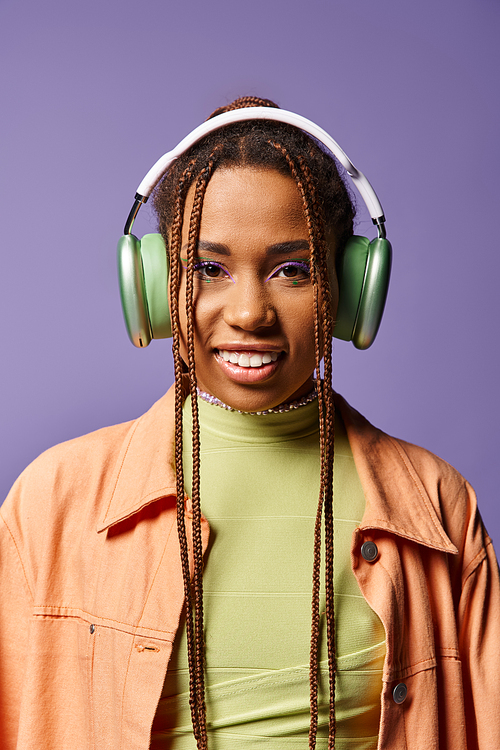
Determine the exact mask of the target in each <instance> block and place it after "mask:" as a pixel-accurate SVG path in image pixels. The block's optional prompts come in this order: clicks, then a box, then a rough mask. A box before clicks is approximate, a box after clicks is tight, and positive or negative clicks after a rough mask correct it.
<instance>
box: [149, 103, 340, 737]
mask: <svg viewBox="0 0 500 750" xmlns="http://www.w3.org/2000/svg"><path fill="white" fill-rule="evenodd" d="M245 107H277V105H276V104H274V102H272V101H270V100H269V99H259V98H258V97H241V98H240V99H236V100H235V101H234V102H232V103H231V104H229V105H227V106H225V107H221V108H219V109H217V110H215V112H213V113H212V115H210V118H211V117H215V116H216V115H219V114H222V113H223V112H229V111H231V110H234V109H242V108H245ZM210 118H208V119H210ZM235 167H256V168H260V169H270V170H276V171H277V172H279V173H280V174H282V175H285V176H287V177H291V178H292V179H293V180H294V182H295V184H296V186H297V189H298V192H299V195H300V197H301V199H302V203H303V209H304V217H305V220H306V225H307V230H308V239H309V248H310V266H311V282H312V285H313V308H314V309H313V315H314V343H315V367H316V389H317V392H318V400H319V421H320V423H319V429H320V454H321V469H320V493H319V502H318V509H317V513H316V521H315V527H314V551H313V582H312V628H311V646H310V712H311V720H310V729H309V747H310V748H311V750H313V748H315V746H316V734H317V729H318V678H319V674H318V671H319V663H318V659H319V657H318V649H319V632H320V611H319V606H320V583H321V536H322V526H323V519H324V529H325V594H326V622H327V641H328V665H329V688H330V693H329V740H328V747H329V748H334V747H335V632H334V629H335V617H334V591H333V457H334V417H335V410H334V401H333V389H332V335H333V319H332V312H331V294H330V281H329V273H328V253H329V247H328V245H327V242H326V231H327V230H328V231H329V232H331V233H332V234H333V236H334V238H335V253H336V260H337V261H338V257H339V255H340V254H341V253H342V250H343V247H344V245H345V243H346V241H347V239H348V238H349V237H350V236H351V235H352V233H353V219H354V214H355V212H354V208H353V203H352V201H351V198H350V195H349V192H348V190H347V188H346V186H345V184H344V182H343V180H342V178H341V176H340V175H339V171H338V169H337V166H336V163H335V161H334V159H333V158H332V156H331V155H330V154H329V153H326V152H325V150H324V148H323V147H322V146H320V145H319V144H318V143H317V142H316V141H315V140H314V139H312V138H311V137H310V136H308V135H306V134H305V133H303V132H302V131H301V130H299V129H297V128H295V127H293V126H291V125H288V124H285V123H280V122H274V121H268V120H252V121H242V122H238V123H233V124H231V125H227V126H225V127H223V128H220V129H218V130H216V131H213V132H212V133H209V134H208V135H207V136H205V137H204V138H203V139H202V140H201V141H199V142H198V143H196V144H195V145H194V146H192V147H191V148H190V149H189V150H188V151H186V152H185V153H184V154H182V156H180V157H179V159H177V160H176V161H175V162H174V163H173V164H172V165H171V166H170V168H169V169H168V171H167V172H166V173H165V174H164V175H163V176H162V177H161V178H160V180H159V182H158V184H157V186H156V188H155V190H154V194H153V206H154V209H155V211H156V214H157V217H158V225H159V231H160V233H161V234H162V236H163V239H164V240H165V245H166V248H167V253H168V255H169V260H170V311H171V318H172V331H173V345H172V350H173V357H174V371H175V465H176V482H177V524H178V533H179V543H180V550H181V564H182V574H183V579H184V589H185V600H186V629H187V645H188V664H189V676H190V701H189V702H190V709H191V719H192V724H193V730H194V735H195V738H196V743H197V747H198V750H206V749H207V728H206V706H205V686H204V633H203V584H202V574H203V549H202V540H201V505H200V428H199V416H198V402H197V378H196V363H195V356H194V350H195V342H194V324H195V310H194V305H193V289H194V283H193V282H194V265H195V257H196V252H197V247H198V241H199V233H200V224H201V216H202V210H203V200H204V196H205V192H206V189H207V186H208V183H209V181H210V179H211V177H212V175H213V173H214V171H215V170H216V169H221V168H235ZM191 186H194V198H193V204H192V209H191V215H190V219H189V232H188V247H187V272H186V274H187V275H186V320H187V331H186V337H187V362H184V361H183V359H182V357H181V338H180V325H179V316H180V311H179V287H180V250H181V237H182V228H183V219H184V210H185V204H186V196H187V193H188V191H189V189H190V187H191ZM321 360H324V380H321V377H320V363H321ZM186 371H187V376H186ZM186 381H187V382H188V387H189V392H190V394H191V406H192V419H193V431H192V449H193V476H192V498H191V502H192V537H191V539H190V542H191V544H192V551H193V560H194V570H193V577H192V580H191V575H190V564H189V542H188V534H187V530H186V523H185V492H184V473H183V466H182V406H183V400H184V397H185V392H186Z"/></svg>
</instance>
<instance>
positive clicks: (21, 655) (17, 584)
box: [0, 501, 33, 750]
mask: <svg viewBox="0 0 500 750" xmlns="http://www.w3.org/2000/svg"><path fill="white" fill-rule="evenodd" d="M5 505H6V506H8V501H6V503H5ZM3 510H4V509H3V508H2V512H1V513H0V747H1V748H2V750H13V749H14V748H15V747H16V746H17V735H18V725H19V715H20V704H21V698H22V693H23V679H24V668H25V664H26V662H27V659H28V648H29V646H28V633H29V624H30V618H31V614H32V611H33V597H32V593H31V591H30V587H29V585H28V580H27V576H26V571H25V569H24V567H23V563H22V560H21V556H20V554H19V538H17V539H16V538H15V536H14V534H13V533H12V529H11V528H10V527H9V523H8V522H7V521H6V518H5V515H7V516H8V514H4V513H3ZM11 525H12V524H11Z"/></svg>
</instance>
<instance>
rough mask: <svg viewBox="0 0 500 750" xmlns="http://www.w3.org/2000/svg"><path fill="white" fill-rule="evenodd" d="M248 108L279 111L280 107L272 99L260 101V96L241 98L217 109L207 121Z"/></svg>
mask: <svg viewBox="0 0 500 750" xmlns="http://www.w3.org/2000/svg"><path fill="white" fill-rule="evenodd" d="M246 107H274V109H279V107H278V105H277V104H275V102H273V101H271V99H260V98H259V97H258V96H240V97H239V98H238V99H235V100H234V102H231V104H226V106H225V107H219V108H218V109H216V110H215V112H212V114H211V115H210V117H207V120H211V119H212V117H217V115H223V114H224V112H232V111H233V110H234V109H246Z"/></svg>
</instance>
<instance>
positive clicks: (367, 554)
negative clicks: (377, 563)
mask: <svg viewBox="0 0 500 750" xmlns="http://www.w3.org/2000/svg"><path fill="white" fill-rule="evenodd" d="M361 555H362V556H363V558H364V559H365V560H366V561H367V562H373V561H374V560H376V559H377V557H378V547H377V545H376V544H375V542H365V543H364V544H362V545H361Z"/></svg>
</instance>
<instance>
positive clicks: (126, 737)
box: [2, 99, 500, 750]
mask: <svg viewBox="0 0 500 750" xmlns="http://www.w3.org/2000/svg"><path fill="white" fill-rule="evenodd" d="M255 105H257V106H269V107H273V106H274V105H272V103H271V102H268V101H266V100H258V99H257V100H255V99H243V100H238V101H237V102H235V103H234V104H233V105H230V107H229V109H233V108H235V109H238V108H246V107H252V106H255ZM219 112H220V111H217V112H216V113H214V115H216V114H218V113H219ZM154 201H155V207H156V210H157V213H158V217H159V228H160V232H161V234H162V237H163V241H164V243H165V245H166V247H167V250H168V255H169V261H170V277H169V289H170V291H169V299H170V310H171V315H172V329H173V333H174V343H173V351H174V361H175V376H176V383H175V395H174V393H170V392H169V393H168V394H167V395H166V396H165V397H164V398H163V399H161V401H160V402H158V404H156V405H155V406H154V407H153V408H152V409H151V410H150V412H148V413H147V414H146V415H144V416H143V417H141V418H140V419H139V420H136V421H135V422H134V423H131V424H127V425H118V426H116V427H112V428H107V429H105V430H101V431H99V432H98V433H94V434H93V435H90V436H86V437H84V438H80V439H78V440H77V441H71V442H70V443H67V444H64V445H63V446H58V447H57V448H55V449H53V450H52V451H49V452H48V453H47V454H45V455H44V456H43V457H41V458H40V459H38V461H36V462H35V463H34V464H33V465H32V466H31V467H29V468H28V469H27V471H26V472H25V474H24V475H23V477H21V479H20V480H19V481H18V483H17V485H16V487H15V488H14V490H13V493H12V496H11V500H10V501H9V503H8V504H6V505H5V506H4V507H3V508H2V514H3V523H4V532H5V544H4V548H3V549H4V550H5V551H4V552H2V555H3V560H2V562H3V564H2V570H6V571H8V573H6V574H5V575H6V581H5V582H3V583H2V591H3V592H4V593H5V596H6V597H7V598H8V602H9V605H8V609H6V610H5V611H4V614H3V616H2V617H3V622H2V624H3V627H4V628H5V634H4V636H3V638H2V643H3V644H5V649H4V652H3V653H2V660H3V664H2V675H7V677H2V679H3V680H4V688H5V694H6V699H5V703H4V705H5V708H4V709H3V717H4V724H5V732H4V733H5V743H4V745H3V746H5V747H16V746H17V747H23V748H24V747H26V748H27V747H49V746H52V745H53V746H54V747H56V746H57V747H61V746H63V747H64V746H66V745H67V746H71V747H75V748H79V747H82V748H87V747H94V746H95V747H110V748H114V747H116V748H118V747H126V748H132V747H133V748H146V747H148V746H149V744H150V743H151V747H153V748H163V747H165V748H166V747H168V748H175V749H176V750H177V749H178V748H194V747H199V748H204V747H209V748H211V747H221V748H225V747H231V748H235V747H236V748H238V747H241V748H245V747H254V746H256V745H259V744H266V745H269V746H276V747H277V746H279V747H283V746H284V745H290V746H291V747H299V746H300V747H303V746H305V745H306V743H308V742H309V745H310V746H311V747H314V745H315V744H317V746H318V747H326V746H329V747H333V746H335V747H337V748H352V747H356V748H357V750H359V749H365V748H366V749H368V748H376V747H381V748H402V747H407V748H424V747H425V748H438V747H439V748H454V749H455V748H461V747H463V748H465V747H468V748H476V747H480V748H487V747H492V748H493V747H498V746H499V739H500V738H499V721H498V716H497V713H498V712H497V700H496V698H495V690H494V688H495V687H496V678H497V677H498V674H499V664H498V662H499V647H498V643H500V637H499V636H500V633H499V618H498V613H499V610H500V601H499V599H500V597H499V585H498V568H497V565H496V560H495V557H494V554H493V551H492V547H491V542H490V540H489V539H488V538H487V536H486V533H485V531H484V529H483V527H482V524H481V521H480V518H479V516H478V514H477V511H476V507H475V501H474V495H473V492H472V490H471V489H470V487H468V485H467V484H466V483H465V482H464V480H463V479H462V478H461V477H460V476H459V475H458V474H457V473H456V472H455V471H454V470H453V469H451V467H449V466H448V465H447V464H445V463H444V462H442V461H440V460H439V459H437V458H436V457H434V456H432V455H431V454H428V453H426V452H425V451H423V450H422V449H420V448H416V447H415V446H410V445H407V444H404V443H402V442H401V441H396V440H394V439H392V438H389V437H388V436H386V435H384V434H383V433H381V432H380V431H378V430H376V429H375V428H373V427H372V426H371V425H369V424H368V423H367V422H366V421H365V420H364V419H363V418H362V417H361V416H360V415H359V414H357V413H356V412H355V411H353V410H352V409H351V408H350V407H349V406H348V405H347V404H345V402H343V401H342V399H340V397H336V396H334V393H333V391H332V385H331V339H332V333H333V326H334V323H333V321H334V320H336V318H337V304H338V296H339V290H338V280H337V270H336V269H341V272H342V274H344V270H345V262H344V259H345V254H346V249H345V248H346V245H347V246H350V244H352V241H351V240H350V239H349V238H350V237H351V235H352V231H353V230H352V222H353V215H354V211H353V208H352V204H351V201H350V199H349V195H348V192H347V190H346V188H345V186H344V184H343V182H342V180H341V179H340V177H339V175H338V172H337V169H336V166H335V163H334V161H333V159H332V158H331V157H330V156H329V155H328V154H326V153H325V152H324V151H323V149H322V148H320V147H319V146H318V144H317V143H316V142H315V141H314V140H312V139H311V138H309V137H308V136H307V135H305V134H304V133H303V132H302V131H301V130H299V129H297V128H295V127H293V126H289V125H287V124H283V123H275V122H268V121H267V120H258V121H254V122H241V123H237V124H234V125H230V126H228V127H227V128H224V129H223V130H221V129H217V130H215V131H214V132H213V133H211V134H209V135H207V136H206V138H204V139H202V140H201V141H199V142H198V143H196V144H195V145H194V146H192V147H191V148H190V149H188V150H187V151H185V152H184V153H183V154H182V155H180V156H179V157H178V159H177V160H176V161H175V162H174V163H173V164H172V166H170V168H169V169H168V171H167V172H166V174H165V175H164V176H163V177H162V179H161V180H160V182H159V184H158V186H157V188H156V190H155V197H154ZM343 282H344V278H342V280H341V284H342V283H343ZM321 360H324V374H325V376H324V380H323V381H321V380H320V378H319V374H318V373H319V370H320V362H321ZM315 373H316V375H315ZM335 406H337V407H338V408H337V409H335ZM334 439H335V450H334ZM334 475H335V478H334ZM185 494H186V498H185ZM175 497H177V501H176V500H175ZM200 498H201V500H202V505H203V515H202V511H201V504H200ZM318 498H319V503H318ZM333 498H335V507H334V508H333ZM334 516H335V518H334ZM322 517H324V533H323V534H322V533H321V525H322ZM209 525H210V532H209ZM209 533H210V542H209ZM322 536H323V537H324V541H322ZM334 537H335V563H334V561H333V552H334V545H333V541H334ZM323 548H324V549H323ZM203 564H204V567H205V571H204V575H203V580H202V568H203ZM191 578H192V580H191ZM311 579H312V586H311V583H310V581H311ZM323 581H324V582H323ZM311 589H312V615H311V606H310V603H308V600H309V602H310V599H311ZM184 602H186V603H187V604H186V606H185V607H184ZM183 610H184V612H185V619H184V617H183V614H182V613H183ZM311 618H312V635H311V625H310V620H311ZM309 657H310V658H309ZM167 667H168V669H167ZM308 736H309V740H308ZM16 742H17V745H16Z"/></svg>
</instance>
